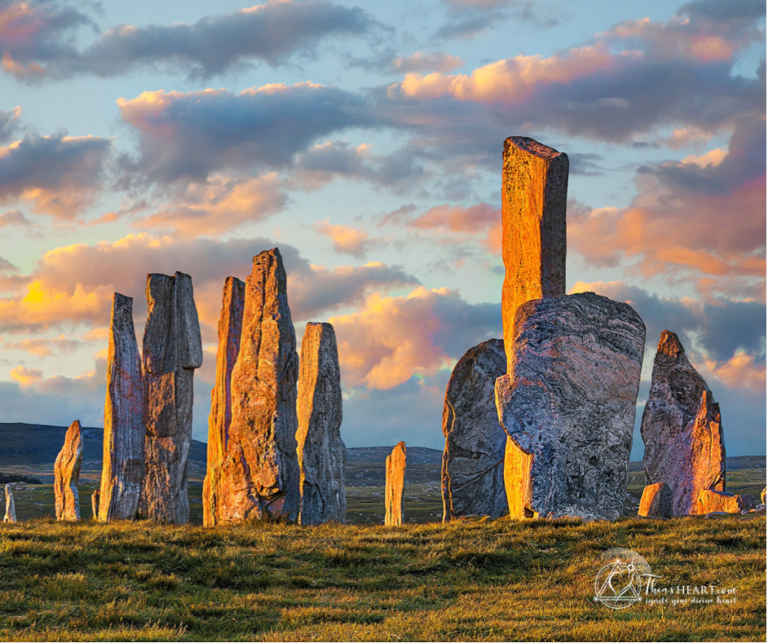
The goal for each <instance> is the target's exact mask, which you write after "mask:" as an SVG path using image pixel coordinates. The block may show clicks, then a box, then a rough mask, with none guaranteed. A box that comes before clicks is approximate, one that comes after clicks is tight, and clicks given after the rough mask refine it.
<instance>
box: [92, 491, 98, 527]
mask: <svg viewBox="0 0 768 643" xmlns="http://www.w3.org/2000/svg"><path fill="white" fill-rule="evenodd" d="M91 511H92V512H93V519H94V520H98V519H99V490H98V489H96V491H94V492H93V493H92V494H91Z"/></svg>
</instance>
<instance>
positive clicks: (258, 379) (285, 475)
mask: <svg viewBox="0 0 768 643" xmlns="http://www.w3.org/2000/svg"><path fill="white" fill-rule="evenodd" d="M298 373H299V357H298V355H297V354H296V334H295V332H294V329H293V322H292V321H291V311H290V309H289V307H288V294H287V278H286V274H285V268H284V267H283V260H282V257H281V256H280V252H279V251H278V249H277V248H275V249H273V250H269V251H264V252H262V253H261V254H259V255H258V256H256V257H254V258H253V272H252V273H251V275H250V276H249V277H248V280H247V281H246V285H245V304H244V309H243V331H242V335H241V337H240V352H239V353H238V356H237V362H236V363H235V367H234V368H233V369H232V380H231V382H232V383H231V396H232V421H231V423H230V426H229V440H228V441H227V446H226V453H225V455H224V462H223V464H222V467H221V475H222V479H223V480H225V481H226V482H225V483H224V484H226V486H227V492H226V494H224V495H223V496H222V497H221V498H219V500H218V503H219V522H221V523H233V522H241V521H243V520H249V519H252V518H253V519H257V518H268V517H284V518H287V519H288V520H296V519H297V517H298V511H299V465H298V460H297V456H296V429H297V426H298V421H297V417H296V382H297V379H298Z"/></svg>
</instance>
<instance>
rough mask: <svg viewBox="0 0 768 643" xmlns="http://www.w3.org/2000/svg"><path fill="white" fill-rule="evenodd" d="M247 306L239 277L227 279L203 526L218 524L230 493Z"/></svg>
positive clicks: (220, 319)
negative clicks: (235, 388) (237, 373)
mask: <svg viewBox="0 0 768 643" xmlns="http://www.w3.org/2000/svg"><path fill="white" fill-rule="evenodd" d="M244 304H245V284H244V283H243V282H242V281H240V280H239V279H237V278H235V277H227V279H226V281H225V282H224V295H223V301H222V305H221V316H220V317H219V348H218V351H217V353H216V383H215V384H214V386H213V389H212V390H211V413H210V415H209V416H208V462H207V472H206V476H205V480H204V481H203V524H204V525H205V526H206V527H211V526H213V525H216V524H217V523H218V520H219V516H218V513H219V499H220V498H221V497H222V495H224V494H226V493H228V489H227V485H226V480H224V479H222V477H221V463H222V462H223V460H224V453H225V452H226V448H227V441H228V438H229V425H230V423H231V421H232V391H231V383H232V369H233V368H234V367H235V362H237V354H238V352H239V351H240V333H241V332H242V329H243V306H244Z"/></svg>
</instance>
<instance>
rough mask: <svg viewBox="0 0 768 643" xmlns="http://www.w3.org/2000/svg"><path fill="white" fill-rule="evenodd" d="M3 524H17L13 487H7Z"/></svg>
mask: <svg viewBox="0 0 768 643" xmlns="http://www.w3.org/2000/svg"><path fill="white" fill-rule="evenodd" d="M3 522H16V503H15V502H14V501H13V489H11V485H9V484H7V485H5V518H3Z"/></svg>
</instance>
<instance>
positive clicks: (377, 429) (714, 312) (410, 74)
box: [0, 0, 765, 459]
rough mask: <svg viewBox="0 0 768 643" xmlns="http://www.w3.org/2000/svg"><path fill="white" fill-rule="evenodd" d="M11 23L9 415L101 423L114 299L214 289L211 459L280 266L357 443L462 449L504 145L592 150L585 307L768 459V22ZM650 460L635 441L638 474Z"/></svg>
mask: <svg viewBox="0 0 768 643" xmlns="http://www.w3.org/2000/svg"><path fill="white" fill-rule="evenodd" d="M212 7H213V5H212V4H211V3H203V2H170V1H155V2H151V3H150V2H132V3H116V2H108V3H94V2H80V3H65V2H53V1H45V2H28V3H21V2H8V1H2V2H0V50H2V54H3V58H2V68H0V229H1V230H2V233H1V234H2V236H1V237H0V346H2V352H1V353H0V400H2V404H0V421H26V422H40V423H57V424H62V425H64V424H69V423H70V422H71V421H72V420H73V419H74V418H76V417H78V418H80V419H81V420H82V421H83V423H84V424H86V425H88V424H100V423H101V419H102V415H103V399H104V382H105V375H104V369H105V351H106V327H107V325H108V321H109V300H110V298H111V295H112V293H113V292H114V291H115V290H118V291H119V292H122V293H124V294H126V295H129V296H132V297H134V300H135V309H136V328H137V334H138V336H139V338H140V336H141V331H142V328H143V322H144V314H145V309H146V306H145V304H144V279H145V275H146V273H148V272H166V273H168V272H170V273H172V272H173V271H175V270H182V271H184V272H188V273H190V274H191V275H192V277H193V281H194V284H195V292H196V300H197V303H198V308H199V311H200V317H201V322H202V324H203V339H204V344H205V345H206V347H207V350H206V354H205V355H206V359H205V363H204V365H203V367H202V368H201V369H200V370H199V371H198V374H197V377H196V405H195V437H196V438H198V439H203V440H204V439H205V436H206V431H207V429H206V423H207V414H208V408H209V400H210V386H211V384H212V382H213V368H214V365H215V342H216V330H215V326H216V321H217V317H218V313H219V308H220V305H221V288H222V285H223V282H224V278H225V277H226V276H227V275H229V274H234V275H236V276H239V277H241V278H244V277H245V276H246V275H247V274H248V272H249V265H250V259H251V257H252V256H253V255H255V254H257V253H258V252H259V251H261V250H263V249H266V248H270V247H273V246H274V245H279V246H280V247H281V249H282V250H283V256H284V257H285V259H286V268H287V270H288V272H289V300H290V302H291V307H292V311H293V315H294V321H295V322H296V327H297V333H298V334H299V336H300V335H301V332H302V329H303V326H304V324H305V323H306V322H307V321H331V322H332V323H333V324H334V325H335V327H336V330H337V335H338V337H339V341H340V358H341V362H342V371H343V385H344V389H345V408H344V413H345V419H344V423H343V426H342V434H343V437H344V439H345V441H346V443H347V444H348V445H349V446H364V445H378V444H394V443H395V442H397V441H398V440H401V439H404V440H406V442H408V443H409V444H413V445H422V446H431V447H436V448H441V446H442V442H443V438H442V434H441V429H440V421H441V414H442V399H443V395H444V391H445V386H446V383H447V380H448V377H449V376H450V372H451V369H452V367H453V365H454V364H455V362H456V361H457V360H458V359H459V358H460V357H461V355H462V354H463V353H464V352H465V351H466V350H467V349H469V348H470V347H472V346H474V345H476V344H477V343H479V342H481V341H484V340H485V339H487V338H489V337H500V336H501V318H500V313H499V310H500V292H501V283H502V278H503V269H502V263H501V257H500V253H499V246H498V244H499V234H498V233H499V214H498V208H499V206H500V178H501V149H502V143H503V140H504V138H505V137H506V136H510V135H518V134H522V135H527V136H532V137H533V138H536V139H537V140H540V141H541V142H544V143H546V144H548V145H550V146H553V147H555V148H557V149H559V150H560V151H564V152H567V153H568V154H569V156H570V158H571V177H570V183H569V214H568V216H569V251H568V266H567V268H568V275H567V284H568V288H569V290H570V291H575V290H594V291H596V292H598V293H600V294H604V295H606V296H610V297H612V298H614V299H618V300H621V301H628V302H629V303H631V304H632V305H633V306H635V308H636V309H637V310H638V312H639V313H640V314H641V316H642V317H643V318H644V320H645V321H646V324H647V326H648V342H647V348H646V356H645V366H644V382H643V385H642V386H641V400H640V401H639V407H638V419H639V415H640V413H641V411H642V404H643V402H644V400H643V399H642V398H643V395H645V393H646V392H647V388H648V385H649V382H648V380H649V378H650V367H651V364H652V360H653V355H654V353H655V345H656V343H657V341H658V337H659V334H660V332H661V330H663V329H669V330H672V331H675V332H677V333H678V334H679V335H680V336H681V339H682V341H683V343H684V345H685V347H686V350H687V352H688V354H689V357H690V358H691V361H692V362H693V363H694V364H695V366H696V367H697V368H698V369H699V370H700V372H701V373H702V375H704V377H705V378H706V379H707V381H708V383H709V385H710V387H711V388H712V390H713V392H714V394H715V398H716V399H717V400H718V401H719V402H720V404H721V408H722V413H723V425H724V427H725V431H726V446H727V449H728V453H729V454H730V455H740V454H753V453H764V452H765V280H764V277H765V62H764V61H765V27H764V25H765V6H764V4H763V3H761V2H755V1H753V0H737V1H733V2H728V3H722V2H716V1H714V0H697V1H694V2H689V3H684V2H681V3H679V4H675V3H670V2H668V1H665V2H650V1H639V2H634V3H615V2H597V1H589V2H582V3H578V6H576V4H575V3H566V2H557V1H554V0H553V1H549V0H544V1H536V0H444V1H439V0H435V1H432V2H426V1H425V2H372V1H371V2H357V3H355V2H314V1H305V2H299V1H290V2H288V1H286V2H269V3H263V4H257V5H250V4H242V3H235V2H220V3H216V6H215V10H214V9H212ZM641 456H642V441H641V440H640V437H639V433H637V434H636V437H635V444H634V448H633V458H634V459H639V458H640V457H641Z"/></svg>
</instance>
